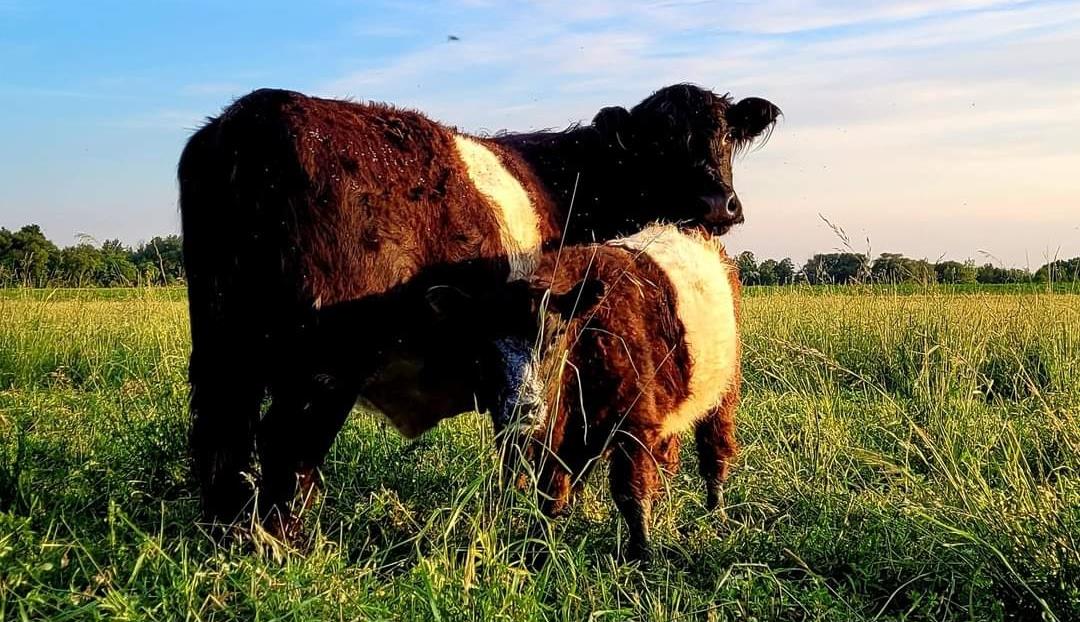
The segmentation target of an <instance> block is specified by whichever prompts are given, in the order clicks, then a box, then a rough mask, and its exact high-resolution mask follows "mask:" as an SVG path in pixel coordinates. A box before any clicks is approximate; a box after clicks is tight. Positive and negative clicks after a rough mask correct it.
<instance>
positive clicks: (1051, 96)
mask: <svg viewBox="0 0 1080 622" xmlns="http://www.w3.org/2000/svg"><path fill="white" fill-rule="evenodd" d="M448 35H454V36H456V37H458V38H459V39H460V40H459V41H449V40H448ZM682 81H691V82H696V83H698V84H701V85H704V86H708V87H710V88H713V89H715V90H718V91H730V92H731V93H732V94H733V95H735V96H736V97H744V96H747V95H757V96H763V97H768V98H770V99H772V100H773V101H774V102H776V103H777V104H779V105H780V106H781V107H782V108H783V109H784V112H785V117H784V120H783V121H782V122H781V125H780V127H778V128H777V131H776V132H775V134H774V136H773V138H772V140H771V142H770V143H769V144H768V145H767V146H766V147H765V148H763V149H761V150H759V151H757V152H754V153H751V154H749V155H747V156H745V157H744V158H743V159H742V160H740V161H739V162H738V163H737V164H736V186H737V188H738V190H739V191H740V194H741V195H742V197H743V201H744V203H745V204H746V205H747V210H748V216H747V218H748V221H747V224H746V225H745V226H744V227H743V228H742V229H741V230H739V231H738V232H737V233H736V234H735V235H733V236H732V238H731V242H730V245H731V247H732V248H733V249H734V250H743V249H746V248H749V249H752V250H754V251H755V252H757V253H758V255H759V256H784V255H790V256H792V257H794V258H796V259H799V260H801V259H804V258H805V257H806V256H807V255H808V254H809V253H811V252H815V251H821V250H830V249H834V248H836V247H838V246H839V244H840V242H839V240H838V239H837V238H836V236H835V235H834V234H833V233H832V231H831V230H830V229H829V227H828V226H826V224H825V223H824V222H823V221H822V219H821V217H822V216H824V217H825V218H827V219H828V220H830V221H831V222H833V223H835V224H836V225H839V226H840V227H843V228H844V229H845V230H846V231H847V233H848V234H849V235H850V236H851V238H852V240H853V245H854V246H855V248H856V250H860V251H869V252H871V253H874V254H876V253H879V252H884V251H898V252H903V253H905V254H908V255H913V256H920V257H922V256H925V257H928V258H931V259H937V258H938V257H942V256H944V257H949V258H957V259H965V258H974V259H977V260H980V261H982V260H984V259H987V258H992V259H987V260H995V261H999V262H1001V263H1005V264H1010V265H1020V266H1025V265H1030V266H1037V265H1039V264H1041V263H1043V261H1044V260H1045V259H1046V257H1048V256H1054V255H1061V256H1070V257H1071V256H1075V255H1080V173H1078V172H1077V171H1080V149H1078V147H1077V145H1080V3H1078V2H1075V1H1073V2H1030V1H1020V2H1017V1H1010V0H897V1H895V2H873V3H870V2H864V1H861V0H860V1H854V0H841V1H837V2H815V1H810V0H786V1H781V0H763V1H749V0H747V1H742V0H734V1H727V2H709V1H703V0H686V1H680V0H668V1H661V2H626V1H615V0H612V1H605V0H601V1H598V2H588V1H586V0H578V1H566V0H552V1H549V2H486V1H482V0H447V1H444V2H432V3H420V2H409V1H406V2H373V3H368V2H349V1H345V0H338V1H322V2H303V3H299V2H289V3H283V2H258V3H255V2H232V3H218V2H213V3H211V2H180V1H155V2H138V3H136V2H130V3H120V2H95V3H75V2H71V3H67V2H64V3H60V2H54V3H40V2H29V1H28V0H0V118H2V119H3V120H4V121H3V123H2V125H0V127H2V128H3V129H4V133H3V138H2V140H0V226H6V227H9V228H12V227H17V226H21V225H23V224H25V223H27V222H38V223H40V224H41V225H42V226H43V227H44V228H45V230H46V233H47V234H48V235H49V236H50V237H52V238H53V239H54V240H56V241H57V242H59V243H61V244H70V243H73V242H75V241H76V236H77V235H79V234H89V235H91V236H93V237H95V238H97V239H105V238H109V237H120V238H121V239H123V240H124V241H126V242H137V241H139V240H142V239H146V238H148V237H151V236H153V235H155V234H158V233H169V232H174V231H176V230H177V228H178V217H177V212H176V182H175V174H174V173H175V163H176V159H177V156H178V155H179V152H180V149H181V148H182V146H183V143H184V141H185V140H186V138H187V137H188V136H189V135H190V133H191V131H192V130H193V129H194V128H196V127H198V125H199V123H200V122H201V119H203V118H204V117H206V116H207V115H211V114H215V113H217V112H218V111H220V109H221V108H222V107H223V106H224V105H226V104H227V103H228V102H229V101H231V99H232V98H234V97H236V96H239V95H242V94H244V93H246V92H247V91H250V90H252V89H254V88H258V87H262V86H274V87H285V88H292V89H296V90H301V91H305V92H309V93H312V94H319V95H324V96H350V97H354V98H356V99H360V100H367V99H372V100H382V101H391V102H394V103H398V104H402V105H407V106H411V107H415V108H418V109H420V110H422V111H424V112H427V113H428V114H430V115H431V116H433V117H435V118H436V119H439V120H441V121H444V122H446V123H449V124H454V125H458V126H459V127H461V128H463V129H466V130H470V131H495V130H499V129H504V128H509V129H522V130H525V129H535V128H543V127H562V126H565V125H566V124H568V123H570V122H573V121H577V120H587V119H589V118H590V117H591V116H592V114H593V113H594V112H595V111H596V110H597V109H599V108H600V107H602V106H604V105H609V104H616V103H617V104H622V105H627V106H629V105H632V104H634V103H636V102H637V101H638V100H640V99H641V98H643V97H645V96H646V95H648V93H649V92H651V91H652V90H655V89H656V88H658V87H660V86H663V85H665V84H670V83H673V82H682Z"/></svg>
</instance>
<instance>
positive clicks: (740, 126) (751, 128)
mask: <svg viewBox="0 0 1080 622" xmlns="http://www.w3.org/2000/svg"><path fill="white" fill-rule="evenodd" d="M781 114H783V113H782V112H780V108H778V107H777V106H776V104H774V103H772V102H770V101H769V100H767V99H761V98H760V97H747V98H746V99H742V100H739V102H738V103H737V104H735V105H733V106H731V107H730V108H728V109H727V113H726V117H727V123H728V128H729V131H730V132H731V137H732V138H734V139H735V140H737V141H740V142H746V141H751V140H754V139H755V138H757V137H758V136H761V135H762V134H763V133H765V132H766V131H767V130H769V129H770V128H771V127H772V126H773V124H774V123H776V119H777V118H779V117H780V115H781Z"/></svg>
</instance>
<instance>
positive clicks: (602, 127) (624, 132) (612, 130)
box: [592, 106, 630, 148]
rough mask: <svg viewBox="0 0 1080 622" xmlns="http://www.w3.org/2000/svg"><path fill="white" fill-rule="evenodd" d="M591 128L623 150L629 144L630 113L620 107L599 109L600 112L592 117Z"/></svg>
mask: <svg viewBox="0 0 1080 622" xmlns="http://www.w3.org/2000/svg"><path fill="white" fill-rule="evenodd" d="M592 124H593V127H595V128H596V131H597V132H600V135H601V136H603V137H604V139H605V140H607V141H610V142H611V143H613V144H617V145H622V147H623V148H626V147H627V146H628V143H629V142H630V113H629V112H628V111H627V110H626V108H623V107H622V106H608V107H607V108H601V109H600V112H598V113H596V116H595V117H593V122H592Z"/></svg>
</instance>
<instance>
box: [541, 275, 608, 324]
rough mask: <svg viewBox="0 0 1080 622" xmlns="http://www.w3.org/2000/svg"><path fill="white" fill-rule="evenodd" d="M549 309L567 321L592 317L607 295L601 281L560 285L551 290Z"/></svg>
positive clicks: (586, 280) (592, 280)
mask: <svg viewBox="0 0 1080 622" xmlns="http://www.w3.org/2000/svg"><path fill="white" fill-rule="evenodd" d="M549 291H550V292H551V293H550V295H549V298H548V308H550V309H552V310H554V311H556V312H558V313H559V315H561V316H563V317H564V318H566V319H569V318H571V317H586V316H588V315H591V314H592V312H593V311H594V310H595V309H596V306H597V305H599V304H600V303H601V302H602V301H603V300H604V296H605V295H606V294H607V286H606V285H604V282H603V281H601V280H600V279H595V278H588V277H587V278H585V279H582V280H580V281H578V282H576V283H567V282H564V283H560V284H557V285H555V286H553V287H552V288H551V290H549Z"/></svg>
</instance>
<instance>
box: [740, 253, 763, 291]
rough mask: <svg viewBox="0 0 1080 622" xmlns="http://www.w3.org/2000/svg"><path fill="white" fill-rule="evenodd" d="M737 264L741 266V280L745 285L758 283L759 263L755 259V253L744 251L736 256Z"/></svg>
mask: <svg viewBox="0 0 1080 622" xmlns="http://www.w3.org/2000/svg"><path fill="white" fill-rule="evenodd" d="M735 265H736V266H738V268H739V280H740V281H742V284H743V285H757V284H758V265H757V261H756V260H755V259H754V253H752V252H750V251H743V252H741V253H739V255H738V256H737V257H736V258H735Z"/></svg>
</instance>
